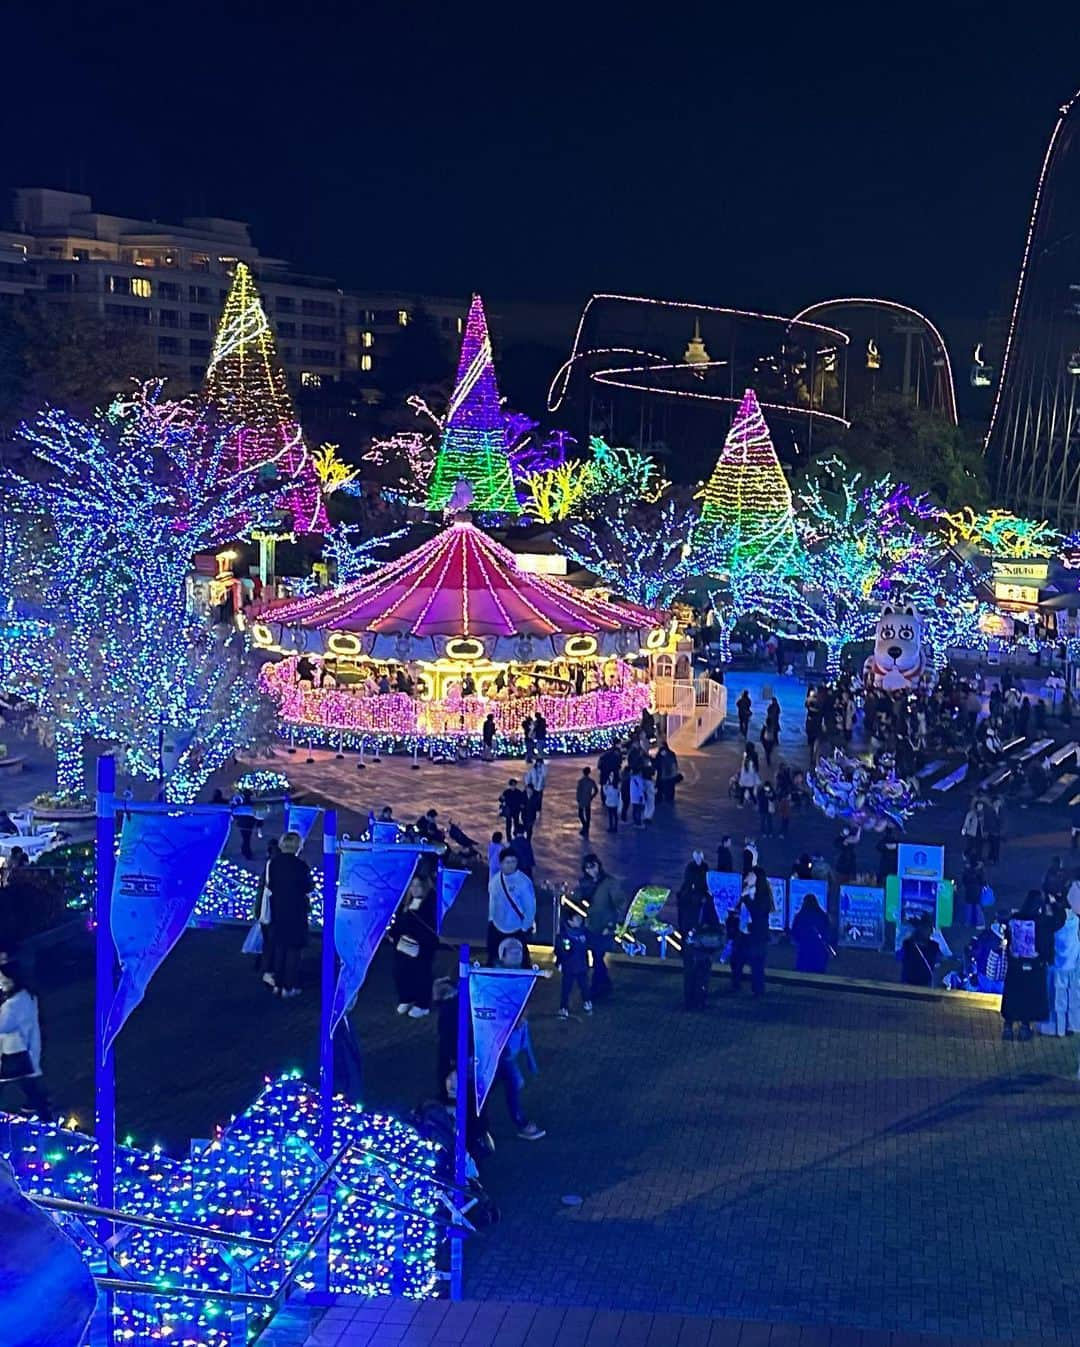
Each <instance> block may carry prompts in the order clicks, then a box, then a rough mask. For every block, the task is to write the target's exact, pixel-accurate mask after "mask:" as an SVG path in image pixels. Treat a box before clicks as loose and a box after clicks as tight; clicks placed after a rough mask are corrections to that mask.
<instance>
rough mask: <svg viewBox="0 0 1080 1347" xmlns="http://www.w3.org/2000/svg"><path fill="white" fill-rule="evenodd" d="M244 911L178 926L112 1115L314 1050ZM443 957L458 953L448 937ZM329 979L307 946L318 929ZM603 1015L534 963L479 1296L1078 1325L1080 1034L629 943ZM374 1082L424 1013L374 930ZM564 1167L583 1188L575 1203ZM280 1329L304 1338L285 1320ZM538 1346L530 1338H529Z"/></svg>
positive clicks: (946, 1327) (957, 1327)
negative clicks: (395, 990) (726, 980)
mask: <svg viewBox="0 0 1080 1347" xmlns="http://www.w3.org/2000/svg"><path fill="white" fill-rule="evenodd" d="M238 947H239V936H238V933H237V932H235V931H221V930H218V931H190V932H188V933H186V934H185V936H184V937H183V938H182V940H181V942H180V944H179V945H178V947H177V949H176V951H175V952H174V954H173V955H172V956H171V957H170V959H169V960H168V961H167V962H166V964H165V965H164V967H163V968H162V970H161V972H160V973H159V974H158V976H157V977H156V978H155V980H154V982H153V984H152V985H151V987H150V990H149V993H148V995H147V999H146V1002H145V1003H144V1005H142V1006H140V1007H139V1008H138V1010H136V1012H135V1013H134V1015H133V1016H132V1018H131V1020H130V1022H129V1024H128V1026H127V1028H126V1029H125V1033H124V1037H123V1039H122V1040H121V1043H120V1045H119V1050H118V1070H119V1100H118V1114H119V1129H120V1133H121V1135H123V1134H124V1133H126V1132H131V1133H133V1134H134V1136H135V1138H136V1140H137V1141H138V1142H139V1144H145V1143H148V1142H150V1141H152V1140H154V1139H160V1140H162V1141H163V1142H165V1143H166V1144H167V1145H168V1147H169V1148H170V1149H172V1150H173V1151H174V1152H181V1151H182V1150H183V1149H184V1147H185V1145H186V1142H187V1140H188V1138H190V1137H192V1136H206V1135H209V1133H210V1129H211V1128H212V1126H213V1125H214V1124H215V1123H217V1122H220V1121H223V1120H225V1119H227V1118H228V1116H229V1114H230V1113H232V1112H234V1111H236V1110H238V1109H240V1108H242V1107H243V1106H244V1105H245V1104H246V1103H247V1102H248V1101H249V1100H250V1098H251V1097H252V1096H253V1095H254V1093H255V1092H256V1091H257V1089H258V1088H259V1084H260V1081H261V1078H262V1076H263V1074H264V1073H270V1072H275V1071H278V1070H281V1069H284V1068H287V1067H293V1066H297V1065H299V1066H302V1067H304V1068H305V1069H306V1070H308V1071H309V1072H313V1071H314V1068H315V1064H316V1055H317V1053H316V1041H315V1037H316V1021H317V1006H316V1003H315V996H314V988H313V986H310V989H309V990H308V991H307V992H306V993H305V995H304V996H303V997H301V998H300V999H299V1000H297V1001H295V1002H289V1003H287V1004H282V1003H280V1002H276V1001H272V999H271V998H269V997H268V996H265V995H263V994H262V989H261V988H260V987H259V986H258V985H257V984H256V980H255V979H254V977H253V976H252V974H251V972H250V970H249V968H248V967H247V964H246V961H245V960H243V959H242V957H241V956H240V955H239V948H238ZM442 957H444V958H448V957H449V956H442ZM308 958H309V968H308V974H309V979H310V980H311V982H312V983H313V981H314V974H315V970H314V962H315V951H314V949H313V950H312V951H311V952H310V954H309V956H308ZM43 972H44V973H45V974H46V981H45V986H44V989H43V998H42V1007H43V1019H44V1032H45V1067H46V1072H47V1075H48V1077H49V1081H50V1084H51V1087H52V1089H53V1091H54V1094H55V1096H56V1100H57V1103H58V1105H59V1106H60V1107H61V1108H62V1109H63V1110H64V1111H65V1112H66V1113H70V1112H74V1113H76V1114H77V1115H78V1116H80V1117H82V1118H84V1119H85V1118H87V1117H88V1116H89V1112H90V1108H91V1103H92V1080H91V1058H90V1020H91V1016H90V1006H91V988H92V978H91V970H90V966H89V961H86V962H85V963H83V964H80V963H72V964H70V965H57V966H52V967H47V968H46V969H44V970H43ZM618 979H619V989H618V995H617V998H616V1000H615V1001H614V1002H613V1003H612V1004H611V1005H610V1006H605V1007H603V1008H602V1009H601V1010H600V1011H599V1012H598V1013H597V1015H596V1016H595V1017H594V1018H593V1019H592V1020H591V1021H590V1020H586V1019H584V1018H582V1017H577V1018H574V1019H571V1020H570V1021H569V1022H561V1021H558V1020H556V1019H555V1018H554V1013H553V1012H554V1009H555V1006H556V1004H557V991H558V989H557V987H556V986H555V984H554V983H546V984H543V985H542V986H540V987H539V988H538V990H537V992H536V994H535V998H534V1003H533V1005H532V1011H531V1015H532V1024H533V1031H534V1038H535V1041H536V1047H537V1052H538V1056H539V1060H540V1065H541V1075H540V1076H539V1077H538V1078H537V1079H536V1080H535V1081H532V1082H530V1083H529V1085H528V1086H527V1091H526V1102H527V1105H528V1108H529V1111H530V1112H531V1113H532V1114H533V1115H534V1116H535V1117H536V1119H537V1120H538V1121H539V1122H540V1123H542V1124H543V1125H544V1126H545V1127H546V1128H547V1129H548V1136H547V1137H546V1138H545V1139H544V1140H543V1141H541V1142H538V1143H535V1144H529V1143H526V1142H523V1141H520V1140H519V1139H518V1138H517V1137H516V1136H515V1135H514V1133H513V1129H512V1128H511V1126H510V1123H509V1119H508V1118H507V1115H506V1110H505V1107H504V1104H503V1102H502V1099H501V1098H500V1097H498V1096H496V1097H495V1098H494V1100H493V1103H492V1108H491V1126H492V1131H493V1133H494V1135H495V1139H496V1143H497V1149H496V1153H495V1155H494V1156H493V1157H492V1158H491V1159H490V1160H489V1161H487V1162H485V1166H484V1171H483V1179H484V1182H485V1185H486V1186H487V1187H488V1189H489V1190H490V1192H491V1194H492V1196H493V1197H494V1199H495V1200H496V1201H497V1202H498V1204H499V1206H500V1208H501V1210H502V1220H501V1222H500V1223H499V1224H498V1225H496V1226H493V1227H489V1228H487V1229H485V1230H483V1231H481V1232H480V1233H479V1234H478V1235H477V1236H476V1237H475V1238H474V1239H472V1240H471V1241H470V1242H469V1245H468V1249H467V1257H466V1291H467V1294H468V1295H469V1296H470V1297H471V1298H473V1299H475V1300H480V1301H490V1300H499V1301H507V1302H515V1303H524V1304H532V1305H540V1306H558V1307H567V1306H570V1307H576V1308H579V1309H582V1310H586V1311H598V1310H611V1311H618V1312H623V1313H628V1314H643V1315H646V1316H652V1315H655V1314H660V1313H663V1314H677V1315H685V1316H690V1317H701V1318H714V1317H724V1318H731V1319H736V1320H747V1321H751V1320H752V1321H758V1322H760V1323H762V1324H783V1323H786V1324H793V1325H804V1326H815V1325H817V1326H821V1325H827V1324H846V1325H850V1326H853V1327H856V1328H860V1329H868V1330H875V1331H877V1330H880V1331H884V1332H892V1333H899V1332H905V1333H907V1332H924V1333H939V1334H947V1335H948V1334H952V1335H969V1336H974V1337H991V1338H1008V1337H1015V1338H1024V1337H1040V1338H1042V1339H1043V1340H1046V1341H1054V1342H1062V1343H1064V1342H1067V1341H1069V1340H1070V1338H1069V1335H1071V1334H1073V1333H1076V1332H1080V1289H1078V1288H1077V1286H1076V1283H1075V1281H1074V1279H1072V1278H1071V1277H1070V1276H1068V1275H1067V1274H1066V1275H1063V1271H1062V1269H1063V1267H1064V1266H1065V1265H1067V1263H1068V1262H1069V1261H1070V1258H1071V1252H1072V1249H1071V1243H1070V1237H1071V1235H1072V1232H1073V1230H1074V1229H1075V1228H1076V1226H1077V1224H1078V1220H1080V1191H1078V1188H1077V1184H1076V1181H1075V1179H1074V1177H1072V1176H1073V1175H1074V1173H1075V1172H1076V1169H1077V1163H1078V1161H1080V1132H1078V1129H1077V1121H1076V1118H1077V1108H1078V1106H1080V1097H1078V1096H1080V1085H1078V1083H1077V1079H1076V1071H1077V1061H1076V1046H1075V1040H1056V1039H1037V1040H1036V1041H1034V1042H1032V1043H1030V1044H1020V1043H1014V1044H1003V1043H1001V1042H1000V1039H999V1028H1000V1021H999V1019H998V1017H997V1016H996V1015H995V1014H993V1013H992V1012H989V1011H987V1010H986V1009H983V1008H981V1007H977V1006H974V1005H970V1004H968V1003H967V1002H964V1001H961V1000H952V999H949V1000H944V1001H940V1002H929V1003H927V1002H923V1001H907V1000H902V999H896V998H885V997H877V996H865V995H862V996H854V995H851V994H849V993H845V992H840V991H825V990H823V989H819V988H811V987H802V986H791V985H780V984H776V983H774V984H773V985H772V986H771V987H770V988H769V993H768V995H767V996H766V998H765V999H764V1000H763V1001H760V1002H756V1001H753V1000H751V999H750V998H748V997H747V998H745V999H739V1000H736V999H734V998H731V997H729V996H725V995H722V994H720V993H721V989H722V985H723V984H722V983H721V982H720V980H719V979H718V980H717V987H716V988H715V990H716V992H717V994H716V996H715V997H714V998H713V1003H712V1005H711V1007H710V1009H709V1010H708V1012H706V1013H705V1014H703V1015H699V1016H689V1015H686V1014H685V1013H684V1012H683V1011H681V1009H680V1007H679V1003H680V991H681V987H680V980H679V978H678V977H677V976H676V975H675V974H674V973H668V972H666V971H655V970H652V969H647V968H642V967H639V966H634V965H627V966H624V967H622V968H620V969H619V971H618ZM354 1023H355V1024H356V1026H357V1030H358V1034H359V1037H360V1039H361V1042H362V1044H363V1048H364V1056H365V1075H366V1080H367V1102H368V1103H369V1105H370V1106H372V1107H374V1108H379V1109H389V1110H392V1111H395V1112H402V1111H406V1110H408V1109H409V1108H410V1107H411V1106H412V1105H414V1104H415V1103H416V1102H417V1101H418V1100H419V1099H420V1098H422V1097H423V1096H424V1095H425V1094H426V1093H428V1092H429V1091H430V1090H431V1088H432V1085H433V1075H434V1029H433V1026H432V1025H431V1024H430V1022H427V1021H411V1020H407V1019H405V1020H403V1019H402V1018H400V1017H398V1016H396V1015H395V1014H394V1013H393V997H392V989H391V986H390V983H389V965H388V960H387V959H386V957H385V954H381V955H380V956H379V957H378V959H377V961H376V965H375V968H374V970H373V972H372V975H371V976H370V978H369V980H368V983H367V985H366V986H365V988H364V990H363V992H362V994H361V998H360V1001H359V1004H358V1007H357V1010H356V1012H355V1015H354ZM566 1194H575V1195H578V1196H580V1197H581V1198H582V1204H581V1206H580V1207H577V1208H570V1207H567V1206H565V1205H563V1203H562V1201H561V1199H562V1197H563V1196H564V1195H566ZM290 1347H291V1344H290ZM538 1347H539V1344H538Z"/></svg>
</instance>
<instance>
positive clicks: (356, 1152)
mask: <svg viewBox="0 0 1080 1347" xmlns="http://www.w3.org/2000/svg"><path fill="white" fill-rule="evenodd" d="M335 1109H336V1111H335V1119H334V1147H335V1150H337V1149H338V1148H340V1147H341V1146H342V1145H343V1144H345V1143H346V1142H351V1143H352V1149H351V1150H350V1151H349V1152H347V1154H346V1156H345V1159H344V1163H343V1165H342V1167H341V1168H340V1169H339V1171H338V1172H337V1174H336V1175H335V1180H334V1183H333V1185H332V1187H333V1190H334V1194H335V1196H334V1200H335V1203H336V1212H335V1215H334V1219H333V1222H332V1224H331V1227H330V1244H329V1282H330V1290H331V1291H332V1292H337V1293H351V1294H359V1295H390V1294H393V1295H401V1296H407V1297H411V1298H413V1299H420V1298H424V1297H429V1296H433V1295H434V1294H435V1292H436V1288H437V1284H438V1274H437V1271H436V1259H437V1257H438V1254H439V1235H438V1232H439V1230H440V1227H439V1226H438V1225H436V1224H434V1223H432V1222H431V1221H430V1220H428V1219H425V1218H427V1217H431V1216H435V1215H436V1214H439V1213H440V1212H442V1211H444V1210H445V1209H444V1208H443V1207H442V1205H441V1203H440V1200H439V1190H438V1188H437V1187H436V1184H435V1183H434V1182H432V1180H433V1179H434V1178H435V1176H436V1168H437V1165H438V1163H439V1154H440V1152H439V1150H438V1148H437V1147H436V1146H435V1145H434V1143H432V1142H430V1141H427V1140H425V1139H424V1138H423V1137H421V1136H420V1135H419V1134H418V1133H417V1132H416V1131H414V1130H413V1129H412V1128H411V1127H408V1126H406V1125H405V1124H403V1123H400V1122H398V1121H397V1120H396V1119H394V1118H389V1117H385V1116H379V1115H375V1114H369V1113H363V1112H362V1111H361V1110H360V1109H359V1108H357V1107H355V1106H353V1105H350V1104H347V1103H345V1102H344V1101H343V1100H340V1099H339V1100H337V1101H336V1102H335ZM0 1121H3V1122H5V1123H10V1127H7V1126H4V1127H0V1155H2V1156H3V1157H4V1158H5V1159H7V1160H8V1161H9V1162H10V1163H11V1166H12V1168H13V1170H14V1171H15V1177H16V1179H17V1180H18V1183H19V1186H20V1187H21V1188H22V1189H23V1190H24V1192H26V1193H28V1194H29V1195H30V1196H31V1197H35V1196H52V1197H64V1198H68V1199H70V1200H73V1201H77V1202H88V1203H92V1202H93V1201H94V1198H95V1191H94V1181H93V1156H94V1151H95V1144H94V1141H93V1140H92V1139H91V1138H90V1137H87V1136H84V1135H83V1134H82V1133H79V1132H74V1131H65V1130H62V1129H60V1128H58V1127H55V1126H53V1125H51V1124H41V1123H31V1122H24V1121H21V1120H16V1119H13V1118H11V1117H10V1116H9V1115H4V1114H0ZM318 1129H319V1099H318V1093H317V1091H315V1090H314V1089H312V1088H311V1087H310V1086H308V1085H306V1084H305V1083H304V1082H303V1081H300V1080H298V1079H296V1078H290V1077H283V1078H281V1079H279V1080H276V1081H273V1082H270V1083H268V1084H267V1086H266V1088H265V1089H264V1090H263V1092H262V1093H261V1094H260V1095H259V1097H258V1098H257V1099H256V1101H255V1102H254V1104H253V1105H252V1106H251V1107H250V1108H249V1109H247V1110H246V1111H245V1112H244V1113H242V1114H241V1115H240V1116H239V1117H238V1118H236V1119H234V1120H233V1122H232V1123H231V1124H230V1125H229V1126H228V1127H226V1128H224V1129H223V1130H222V1131H221V1132H220V1133H219V1134H218V1135H217V1136H216V1137H215V1138H214V1140H213V1142H212V1143H211V1144H210V1145H209V1146H207V1147H206V1148H204V1149H203V1150H202V1151H200V1152H199V1153H197V1154H195V1155H193V1156H192V1157H191V1158H190V1159H185V1160H182V1161H180V1160H173V1159H170V1158H169V1157H168V1156H165V1155H164V1154H163V1153H162V1152H161V1149H160V1147H157V1146H155V1147H153V1148H152V1149H151V1150H149V1151H141V1150H136V1149H134V1148H132V1147H131V1146H124V1147H121V1148H119V1150H118V1153H117V1180H116V1206H117V1208H118V1209H120V1210H123V1211H127V1212H132V1213H134V1214H138V1215H142V1216H154V1217H158V1218H160V1219H168V1220H176V1221H184V1222H188V1223H191V1224H194V1225H198V1226H200V1227H204V1228H208V1229H209V1228H211V1227H212V1228H213V1229H214V1230H219V1231H223V1232H228V1233H232V1234H240V1235H251V1236H253V1237H255V1238H264V1239H265V1238H271V1237H273V1236H274V1235H275V1233H276V1231H277V1230H278V1229H279V1228H280V1227H281V1225H282V1224H283V1223H284V1222H285V1220H286V1218H288V1217H289V1216H290V1215H291V1214H292V1213H293V1211H294V1210H295V1209H296V1208H297V1207H298V1206H299V1205H300V1204H301V1202H302V1201H303V1199H304V1197H305V1195H306V1194H307V1193H308V1191H309V1190H310V1189H311V1187H312V1185H313V1184H314V1183H315V1182H316V1180H317V1179H318V1177H319V1175H320V1173H321V1171H322V1168H323V1162H322V1161H321V1160H320V1158H319V1156H318V1155H317V1153H316V1151H315V1149H314V1142H315V1140H316V1138H317V1136H318ZM364 1151H374V1152H376V1153H377V1154H378V1155H380V1156H382V1157H384V1158H385V1159H386V1160H388V1161H390V1162H392V1163H391V1164H390V1165H389V1169H390V1173H391V1176H392V1179H393V1182H391V1179H390V1178H388V1177H387V1175H386V1173H385V1171H384V1170H383V1169H382V1168H379V1167H377V1166H376V1165H374V1164H373V1163H372V1162H370V1161H368V1160H365V1159H364V1156H363V1152H364ZM402 1166H404V1168H403V1167H402ZM426 1174H430V1175H431V1179H428V1178H426V1177H425V1175H426ZM383 1203H387V1204H393V1205H383ZM402 1207H407V1208H409V1211H408V1212H403V1211H402V1210H400V1208H402ZM319 1211H320V1208H319V1206H318V1204H312V1205H310V1206H309V1207H308V1208H307V1209H306V1210H304V1211H303V1212H302V1213H301V1214H300V1215H299V1216H298V1217H297V1220H296V1222H295V1223H294V1224H293V1225H292V1226H291V1228H290V1230H289V1232H288V1234H287V1235H286V1236H285V1237H284V1238H283V1239H282V1240H281V1241H279V1242H278V1243H277V1244H276V1245H275V1246H274V1247H273V1248H272V1249H269V1250H263V1251H260V1250H258V1249H252V1248H248V1247H247V1246H244V1245H231V1246H225V1245H220V1244H219V1245H215V1244H212V1243H208V1242H207V1241H206V1240H204V1239H201V1238H198V1237H194V1236H187V1235H185V1236H178V1235H175V1234H163V1233H157V1232H153V1231H146V1230H138V1229H135V1228H134V1227H129V1228H128V1231H127V1234H126V1236H125V1238H124V1239H122V1241H121V1242H120V1244H119V1245H118V1247H117V1250H116V1259H115V1261H116V1265H117V1268H118V1273H117V1275H120V1276H123V1277H125V1278H128V1279H131V1280H134V1281H139V1282H154V1283H155V1284H156V1285H159V1286H161V1287H162V1288H164V1287H171V1288H174V1289H177V1290H181V1291H183V1290H192V1291H195V1290H204V1291H205V1290H209V1291H217V1290H220V1291H228V1290H236V1289H238V1288H237V1285H236V1273H235V1270H234V1267H233V1266H230V1263H229V1262H227V1261H226V1259H225V1257H224V1256H223V1255H222V1250H223V1249H228V1250H229V1251H230V1256H232V1255H234V1254H235V1255H238V1257H237V1260H236V1261H237V1262H239V1261H240V1259H243V1261H244V1262H245V1263H246V1265H247V1268H248V1272H247V1275H246V1277H244V1278H243V1281H244V1286H243V1289H244V1290H245V1291H249V1292H254V1293H256V1294H269V1293H271V1292H272V1291H273V1290H274V1289H275V1288H276V1286H277V1285H278V1284H279V1283H280V1281H281V1280H282V1278H283V1277H284V1276H285V1275H287V1274H288V1273H290V1272H292V1271H295V1272H296V1284H297V1286H298V1287H299V1288H300V1289H301V1290H310V1289H313V1288H314V1287H315V1285H316V1278H317V1271H318V1269H317V1266H316V1262H315V1254H314V1252H313V1251H311V1250H309V1249H308V1247H307V1246H308V1244H309V1243H310V1241H311V1239H312V1236H313V1234H314V1233H315V1230H316V1228H317V1226H318V1222H319ZM58 1219H59V1220H60V1221H61V1223H64V1221H65V1218H64V1217H63V1216H58ZM66 1228H67V1229H68V1231H69V1233H70V1234H71V1235H72V1236H73V1238H74V1239H75V1241H76V1243H78V1244H79V1245H80V1247H82V1248H83V1249H84V1250H85V1251H86V1253H87V1255H88V1256H89V1258H90V1259H91V1261H93V1260H95V1258H99V1255H98V1251H97V1250H96V1248H95V1247H94V1245H93V1242H92V1241H90V1240H88V1238H87V1236H86V1233H85V1231H83V1230H82V1229H81V1228H80V1226H79V1224H78V1223H76V1222H71V1223H70V1224H67V1225H66ZM95 1233H96V1232H95ZM234 1312H235V1305H233V1304H230V1303H229V1302H227V1301H224V1300H213V1299H209V1300H196V1299H192V1298H185V1297H183V1296H165V1295H160V1296H159V1295H149V1294H140V1295H132V1294H128V1293H118V1294H117V1295H116V1309H115V1314H116V1320H115V1331H116V1340H117V1341H118V1342H122V1341H136V1342H144V1341H151V1340H153V1341H156V1340H159V1339H160V1340H161V1341H164V1342H178V1343H191V1344H200V1347H228V1345H229V1344H231V1343H233V1342H234V1341H235V1338H234V1337H233V1336H232V1326H231V1323H230V1316H231V1315H232V1314H233V1313H234ZM268 1315H269V1310H268V1309H266V1308H264V1307H258V1306H255V1307H251V1308H250V1309H249V1310H248V1316H249V1317H248V1321H247V1325H246V1327H247V1333H248V1337H249V1339H250V1338H253V1337H254V1336H255V1335H256V1334H257V1333H258V1332H259V1331H260V1330H261V1328H262V1327H263V1326H264V1324H265V1321H266V1318H267V1317H268Z"/></svg>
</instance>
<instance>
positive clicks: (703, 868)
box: [675, 849, 712, 941]
mask: <svg viewBox="0 0 1080 1347" xmlns="http://www.w3.org/2000/svg"><path fill="white" fill-rule="evenodd" d="M708 873H709V867H708V866H707V865H706V864H705V853H704V851H701V850H700V849H699V850H695V851H694V853H693V854H692V856H691V857H690V859H689V860H688V861H687V862H686V869H685V870H684V871H683V877H682V883H681V884H680V885H679V892H678V893H677V894H676V899H675V901H676V903H677V905H678V913H679V916H678V928H679V934H680V935H681V936H682V938H683V940H684V941H685V940H686V939H687V937H688V936H689V934H690V932H691V931H693V930H696V929H697V927H698V926H699V925H700V924H701V911H702V908H703V907H704V906H705V905H706V904H707V903H708V904H709V905H710V906H711V904H712V899H711V897H710V896H709V886H708V884H707V883H706V880H705V876H706V875H707V874H708Z"/></svg>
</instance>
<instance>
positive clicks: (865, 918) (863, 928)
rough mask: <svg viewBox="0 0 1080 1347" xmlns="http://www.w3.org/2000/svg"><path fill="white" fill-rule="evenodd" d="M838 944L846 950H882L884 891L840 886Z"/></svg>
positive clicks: (854, 885)
mask: <svg viewBox="0 0 1080 1347" xmlns="http://www.w3.org/2000/svg"><path fill="white" fill-rule="evenodd" d="M837 934H838V937H839V943H840V945H841V946H843V947H844V948H846V949H883V948H884V945H885V890H884V889H878V888H871V887H868V886H865V885H862V884H841V886H840V923H839V930H838V933H837Z"/></svg>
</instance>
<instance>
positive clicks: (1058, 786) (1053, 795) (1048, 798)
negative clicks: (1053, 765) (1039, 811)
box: [1035, 772, 1078, 804]
mask: <svg viewBox="0 0 1080 1347" xmlns="http://www.w3.org/2000/svg"><path fill="white" fill-rule="evenodd" d="M1077 780H1078V778H1077V775H1076V773H1075V772H1066V773H1065V775H1064V776H1062V777H1059V778H1058V779H1057V780H1056V781H1055V782H1054V784H1053V785H1052V786H1051V787H1050V789H1049V790H1044V791H1043V793H1042V794H1041V795H1040V796H1039V798H1038V799H1037V800H1036V801H1035V803H1036V804H1055V803H1056V802H1057V801H1058V800H1060V799H1061V797H1062V796H1063V795H1064V794H1065V792H1066V791H1067V790H1068V789H1069V787H1070V786H1075V785H1076V782H1077Z"/></svg>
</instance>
